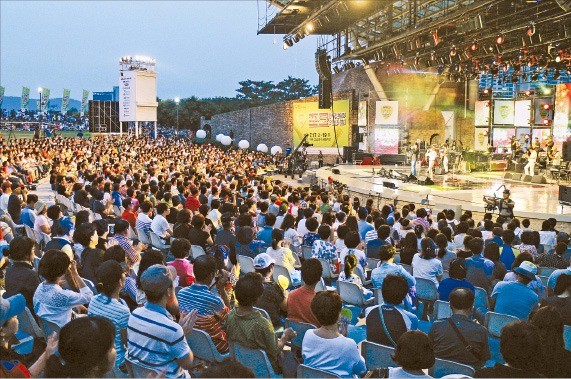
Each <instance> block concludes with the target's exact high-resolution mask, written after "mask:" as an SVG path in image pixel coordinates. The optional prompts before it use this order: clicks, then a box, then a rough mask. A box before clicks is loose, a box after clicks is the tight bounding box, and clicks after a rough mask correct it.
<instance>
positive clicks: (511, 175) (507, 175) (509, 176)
mask: <svg viewBox="0 0 571 379" xmlns="http://www.w3.org/2000/svg"><path fill="white" fill-rule="evenodd" d="M512 177H513V174H512V173H511V172H506V173H505V174H504V179H512Z"/></svg>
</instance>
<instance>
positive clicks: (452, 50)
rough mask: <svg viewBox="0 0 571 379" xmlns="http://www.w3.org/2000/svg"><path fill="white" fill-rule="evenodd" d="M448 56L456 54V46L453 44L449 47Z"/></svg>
mask: <svg viewBox="0 0 571 379" xmlns="http://www.w3.org/2000/svg"><path fill="white" fill-rule="evenodd" d="M450 56H451V57H455V56H456V46H455V45H452V47H451V48H450Z"/></svg>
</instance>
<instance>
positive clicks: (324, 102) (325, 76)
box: [315, 49, 332, 109]
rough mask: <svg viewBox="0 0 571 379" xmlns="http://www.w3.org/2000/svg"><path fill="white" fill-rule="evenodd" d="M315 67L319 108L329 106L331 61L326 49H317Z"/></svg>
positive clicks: (327, 107)
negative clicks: (317, 78) (317, 75)
mask: <svg viewBox="0 0 571 379" xmlns="http://www.w3.org/2000/svg"><path fill="white" fill-rule="evenodd" d="M315 68H316V69H317V73H318V74H319V109H329V108H331V101H332V99H331V89H332V81H331V63H330V62H329V57H328V56H327V51H326V50H323V49H319V50H317V52H316V53H315Z"/></svg>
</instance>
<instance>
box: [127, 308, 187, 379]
mask: <svg viewBox="0 0 571 379" xmlns="http://www.w3.org/2000/svg"><path fill="white" fill-rule="evenodd" d="M127 346H128V353H129V360H130V361H133V362H135V363H137V364H138V365H141V366H142V367H146V368H148V369H152V370H154V371H158V372H160V371H162V370H165V376H166V377H167V378H170V377H178V378H180V377H184V372H183V370H182V368H181V367H180V366H179V365H178V362H177V359H181V358H184V357H186V356H187V355H188V354H189V353H190V347H189V346H188V343H187V342H186V338H185V336H184V333H183V331H182V327H181V326H180V325H179V324H177V323H176V322H174V320H173V318H172V316H171V315H170V314H169V313H168V312H167V310H166V309H165V308H163V307H161V306H160V305H157V304H153V303H150V302H147V303H146V304H145V306H144V307H141V308H137V309H135V310H134V311H133V313H132V314H131V317H129V324H128V329H127Z"/></svg>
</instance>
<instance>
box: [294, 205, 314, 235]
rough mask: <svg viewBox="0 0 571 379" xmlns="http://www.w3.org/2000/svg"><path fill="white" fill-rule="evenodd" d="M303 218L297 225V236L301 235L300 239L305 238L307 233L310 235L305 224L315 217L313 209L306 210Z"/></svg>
mask: <svg viewBox="0 0 571 379" xmlns="http://www.w3.org/2000/svg"><path fill="white" fill-rule="evenodd" d="M303 216H304V218H303V219H301V220H299V223H298V224H297V234H299V236H300V237H302V238H303V237H304V236H305V235H306V234H307V233H309V229H307V228H306V226H305V222H306V221H307V220H308V219H310V218H311V217H313V209H312V208H305V209H304V210H303Z"/></svg>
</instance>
